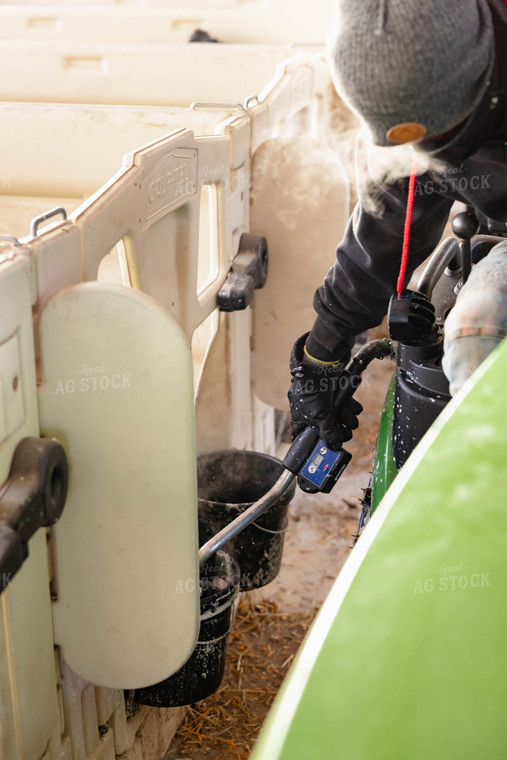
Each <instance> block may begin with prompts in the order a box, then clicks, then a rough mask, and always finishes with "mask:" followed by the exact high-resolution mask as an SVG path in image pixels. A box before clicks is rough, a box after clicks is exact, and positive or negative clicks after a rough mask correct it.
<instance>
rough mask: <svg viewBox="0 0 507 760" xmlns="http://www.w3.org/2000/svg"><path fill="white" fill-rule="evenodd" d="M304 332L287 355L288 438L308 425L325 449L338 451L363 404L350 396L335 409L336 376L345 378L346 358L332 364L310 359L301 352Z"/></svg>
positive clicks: (306, 334)
mask: <svg viewBox="0 0 507 760" xmlns="http://www.w3.org/2000/svg"><path fill="white" fill-rule="evenodd" d="M308 335H309V333H305V335H302V336H301V338H299V339H298V340H297V341H296V342H295V344H294V347H293V349H292V353H291V357H290V370H291V375H292V384H291V387H290V390H289V393H288V396H289V403H290V410H291V423H292V439H293V440H294V438H295V437H296V436H297V435H298V434H299V433H300V432H301V431H302V430H304V429H305V428H306V427H308V426H310V427H312V428H313V429H314V430H316V431H317V433H318V434H319V436H320V438H322V440H323V441H324V443H325V444H326V446H328V448H330V449H332V450H333V451H338V449H339V448H341V446H342V444H343V442H344V441H349V440H350V439H351V438H352V432H351V431H352V430H355V429H356V428H357V426H358V424H359V422H358V419H357V415H358V414H360V413H361V412H362V411H363V407H362V406H361V404H360V403H359V402H358V401H356V400H355V399H353V398H351V399H349V400H348V401H347V403H346V404H345V406H344V407H343V408H342V409H340V410H339V411H338V412H336V411H335V408H334V403H333V402H334V397H335V393H336V391H338V389H339V388H340V378H342V379H343V380H345V375H343V374H342V373H343V370H344V368H345V365H346V363H347V359H346V358H344V359H342V360H341V361H339V362H337V363H333V364H325V363H320V362H319V361H318V360H313V359H311V358H310V357H308V356H307V355H306V354H305V353H304V345H305V341H306V339H307V337H308Z"/></svg>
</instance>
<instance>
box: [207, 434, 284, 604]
mask: <svg viewBox="0 0 507 760" xmlns="http://www.w3.org/2000/svg"><path fill="white" fill-rule="evenodd" d="M282 472H283V465H282V463H281V462H280V460H279V459H275V458H274V457H271V456H268V455H267V454H259V453H258V452H256V451H241V450H238V449H232V450H225V451H214V452H212V453H208V454H201V455H199V456H198V457H197V477H198V496H199V543H200V545H201V546H202V545H203V544H204V543H205V542H206V541H208V540H209V539H210V538H212V537H213V536H214V535H215V534H216V533H218V531H219V530H221V529H222V528H224V527H225V526H226V525H228V523H230V522H232V520H234V519H235V518H236V517H238V516H239V515H240V514H241V513H242V512H244V511H245V509H247V508H248V507H250V506H251V505H252V504H253V503H254V502H256V501H257V500H258V499H260V498H261V496H264V495H265V494H266V493H267V492H268V491H269V489H270V488H271V487H272V486H273V485H274V484H275V483H276V481H277V480H278V478H279V477H280V475H281V474H282ZM295 490H296V483H295V482H294V483H292V484H291V486H290V487H289V488H288V490H287V492H286V493H285V494H284V496H283V497H282V498H281V499H280V501H279V502H278V503H277V504H275V505H274V506H273V507H271V508H270V509H268V511H267V512H265V513H264V514H263V515H261V516H260V517H259V518H258V519H257V520H256V521H255V522H253V523H252V524H251V525H249V526H248V527H247V528H245V529H244V530H243V531H242V532H241V533H239V534H238V535H237V536H236V537H235V538H233V539H232V540H231V541H229V542H228V543H227V544H225V546H224V551H226V552H227V553H228V554H230V555H231V557H234V559H235V560H236V562H237V563H238V565H239V567H240V571H241V580H240V591H251V590H252V589H256V588H260V587H261V586H265V585H266V584H267V583H270V582H271V581H272V580H274V578H276V576H277V575H278V571H279V570H280V564H281V561H282V552H283V543H284V539H285V531H286V529H287V524H288V516H287V513H288V508H289V502H290V501H291V499H292V497H293V496H294V492H295Z"/></svg>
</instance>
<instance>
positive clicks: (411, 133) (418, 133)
mask: <svg viewBox="0 0 507 760" xmlns="http://www.w3.org/2000/svg"><path fill="white" fill-rule="evenodd" d="M425 134H426V127H423V125H422V124H418V123H417V122H415V121H407V122H404V123H403V124H396V126H394V127H391V128H390V129H388V130H387V132H386V137H387V139H388V140H390V141H391V142H392V143H397V144H398V145H401V143H407V142H413V141H414V140H420V139H421V138H422V137H424V135H425Z"/></svg>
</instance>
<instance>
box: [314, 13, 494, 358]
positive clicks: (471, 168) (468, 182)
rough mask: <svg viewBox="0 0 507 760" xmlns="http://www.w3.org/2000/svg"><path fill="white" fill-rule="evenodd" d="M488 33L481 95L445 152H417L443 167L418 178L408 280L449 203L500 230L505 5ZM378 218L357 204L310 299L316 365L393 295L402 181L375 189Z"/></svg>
mask: <svg viewBox="0 0 507 760" xmlns="http://www.w3.org/2000/svg"><path fill="white" fill-rule="evenodd" d="M489 2H490V6H491V10H492V15H493V21H494V26H495V60H494V64H493V69H492V73H491V76H490V81H489V83H488V87H487V90H486V92H485V94H484V96H483V98H482V100H481V102H480V103H479V105H478V107H477V108H476V109H475V110H474V112H473V113H472V114H471V116H469V118H468V119H467V121H466V123H465V125H464V126H463V128H462V129H461V130H460V133H459V135H458V138H457V139H456V138H454V139H452V140H451V141H450V142H448V143H447V146H444V147H443V148H439V143H437V142H431V141H429V140H425V141H423V142H422V143H420V144H419V145H418V149H420V150H426V151H431V152H432V154H434V155H435V157H436V158H438V159H439V160H441V161H444V163H445V165H446V167H447V171H446V172H445V173H439V174H435V173H426V174H423V175H420V176H419V177H418V178H417V182H416V189H415V200H414V211H413V218H412V226H411V233H410V248H409V260H408V273H407V278H409V277H410V275H411V273H412V272H413V270H414V269H415V268H416V267H417V266H419V264H421V263H422V262H423V261H424V260H425V259H426V258H427V257H428V256H429V255H430V253H431V252H432V251H433V249H434V248H435V246H436V245H437V244H438V242H439V240H440V238H441V236H442V233H443V230H444V227H445V224H446V222H447V219H448V217H449V213H450V210H451V206H452V204H453V202H454V201H462V202H463V203H466V204H469V205H471V206H474V207H475V208H476V209H477V210H478V211H479V212H481V213H482V214H483V215H485V216H487V217H488V218H490V219H494V220H496V221H500V222H507V141H506V140H507V4H506V2H505V0H489ZM378 190H379V195H380V199H381V202H382V204H383V206H384V212H383V214H382V216H380V217H379V216H374V215H372V214H370V213H368V212H367V211H366V210H365V208H364V206H363V204H362V203H361V193H360V200H359V203H358V204H357V206H356V208H355V210H354V213H353V215H352V218H351V219H350V221H349V224H348V226H347V229H346V232H345V237H344V240H343V241H342V242H341V243H340V245H339V246H338V248H337V251H336V257H337V260H336V263H335V265H334V266H333V268H332V269H331V270H330V271H329V273H328V275H327V277H326V279H325V281H324V284H323V285H322V286H321V287H320V288H319V289H318V290H317V291H316V293H315V298H314V308H315V310H316V312H317V314H318V317H317V319H316V321H315V324H314V326H313V328H312V331H311V333H310V336H309V338H308V341H307V347H308V351H309V352H310V354H312V355H313V356H316V357H317V358H319V359H322V360H330V359H336V358H339V357H341V356H343V355H344V354H345V353H346V352H347V351H348V350H349V346H350V345H351V343H352V342H353V336H355V335H357V334H358V333H360V332H362V331H363V330H365V329H367V328H369V327H373V326H375V325H377V324H379V323H380V322H381V321H382V318H383V317H384V315H385V313H386V311H387V306H388V302H389V298H390V297H391V295H392V294H393V292H394V290H395V288H396V279H397V276H398V270H399V266H400V257H401V247H402V239H403V229H404V224H405V212H406V203H407V192H408V178H407V179H404V180H401V181H399V182H396V183H395V184H392V185H387V186H382V187H379V188H378Z"/></svg>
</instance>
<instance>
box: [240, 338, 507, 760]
mask: <svg viewBox="0 0 507 760" xmlns="http://www.w3.org/2000/svg"><path fill="white" fill-rule="evenodd" d="M506 373H507V343H506V342H505V341H504V342H503V344H502V345H501V346H500V347H499V348H498V349H497V350H496V351H495V352H494V353H493V354H492V355H491V356H490V357H489V358H488V360H486V362H485V363H484V364H483V365H482V367H481V368H480V369H479V370H478V371H477V373H476V374H475V375H474V376H473V378H472V379H471V380H470V381H469V383H468V384H467V386H466V387H465V388H464V389H463V391H462V392H461V393H460V394H459V395H458V396H457V397H456V398H455V399H454V400H453V401H451V403H450V404H449V405H448V407H447V408H446V409H445V410H444V411H443V413H442V414H441V415H440V417H439V419H438V420H437V422H436V423H435V424H434V425H433V427H432V428H431V429H430V431H429V432H428V433H427V434H426V436H425V437H424V439H423V441H422V442H421V444H420V445H419V446H418V448H417V449H416V451H415V452H414V454H413V455H412V456H411V457H410V459H409V461H408V463H407V464H406V465H405V466H404V468H403V469H402V471H401V472H400V474H399V476H398V477H397V478H396V480H395V481H394V483H393V485H392V487H391V488H390V489H389V491H388V493H387V494H386V496H385V498H384V499H383V501H382V503H381V505H380V506H379V508H378V509H377V511H376V513H375V514H374V516H373V517H372V519H371V520H370V522H369V524H368V525H367V527H366V529H365V531H364V533H363V534H362V536H361V538H360V540H359V542H358V544H357V545H356V547H355V549H354V551H353V552H352V554H351V556H350V558H349V560H348V561H347V563H346V565H345V566H344V568H343V571H342V572H341V574H340V575H339V577H338V579H337V581H336V583H335V585H334V587H333V589H332V591H331V593H330V595H329V597H328V598H327V600H326V602H325V603H324V606H323V608H322V610H321V612H320V613H319V615H318V617H317V619H316V621H315V623H314V625H313V628H312V629H311V631H310V633H309V635H308V637H307V639H306V642H305V643H304V644H303V647H302V649H301V650H300V653H299V655H298V657H297V659H296V661H295V663H294V665H293V667H292V669H291V671H290V673H289V676H288V678H287V680H286V682H285V684H284V687H283V689H282V691H281V693H280V695H279V697H278V699H277V700H276V702H275V704H274V706H273V708H272V711H271V714H270V716H269V718H268V721H267V722H266V724H265V727H264V729H263V731H262V733H261V736H260V738H259V741H258V743H257V745H256V748H255V750H254V752H253V755H252V760H313V759H314V758H315V760H317V758H318V760H327V759H329V760H331V758H332V759H333V760H335V759H339V758H344V759H345V758H346V760H380V759H381V758H382V759H383V758H389V760H398V759H399V760H402V759H403V760H407V758H410V760H419V759H420V760H423V759H424V760H427V759H428V758H437V759H438V760H440V759H442V760H443V759H444V758H445V759H447V758H458V757H459V758H460V760H468V759H470V760H472V759H473V760H476V759H477V758H481V757H484V758H485V757H487V758H490V759H491V758H500V757H502V758H503V757H505V751H506V744H507V738H506V731H505V704H506V701H507V679H506V670H507V649H506V647H505V630H506V628H507V604H506V602H507V587H506V584H505V577H506V573H507V551H506V547H507V510H506V508H505V506H506V503H507V480H506V478H505V461H506V455H505V452H506V448H507V388H506V385H505V376H506Z"/></svg>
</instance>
